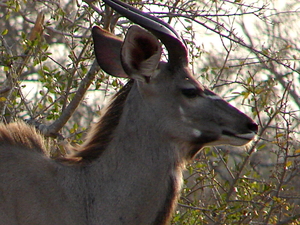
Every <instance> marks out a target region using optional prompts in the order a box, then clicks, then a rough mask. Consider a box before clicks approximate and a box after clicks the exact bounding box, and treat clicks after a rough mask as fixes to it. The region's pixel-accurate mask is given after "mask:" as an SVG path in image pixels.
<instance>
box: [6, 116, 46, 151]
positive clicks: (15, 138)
mask: <svg viewBox="0 0 300 225" xmlns="http://www.w3.org/2000/svg"><path fill="white" fill-rule="evenodd" d="M0 145H1V146H5V145H11V146H18V147H22V148H25V149H28V150H32V151H36V152H41V153H45V152H46V147H45V142H44V138H43V137H42V136H41V134H40V133H39V132H38V131H37V130H36V129H35V128H34V127H32V126H30V125H27V124H25V123H24V122H21V121H18V122H16V123H10V124H0Z"/></svg>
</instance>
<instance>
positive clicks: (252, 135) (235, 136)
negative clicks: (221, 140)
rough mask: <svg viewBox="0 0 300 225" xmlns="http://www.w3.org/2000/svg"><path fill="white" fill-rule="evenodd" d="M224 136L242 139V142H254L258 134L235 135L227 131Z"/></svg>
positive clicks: (224, 131) (223, 132) (223, 133)
mask: <svg viewBox="0 0 300 225" xmlns="http://www.w3.org/2000/svg"><path fill="white" fill-rule="evenodd" d="M222 135H224V136H228V137H231V138H237V139H240V140H245V141H246V142H249V141H251V140H253V139H254V138H255V136H256V134H255V133H254V132H251V133H245V134H235V133H232V132H230V131H226V130H223V131H222Z"/></svg>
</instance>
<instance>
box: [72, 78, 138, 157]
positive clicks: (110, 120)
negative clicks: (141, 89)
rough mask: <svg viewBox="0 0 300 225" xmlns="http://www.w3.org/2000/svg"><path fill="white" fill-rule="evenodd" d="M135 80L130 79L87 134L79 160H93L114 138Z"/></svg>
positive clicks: (80, 150)
mask: <svg viewBox="0 0 300 225" xmlns="http://www.w3.org/2000/svg"><path fill="white" fill-rule="evenodd" d="M133 84H134V80H130V81H129V82H128V83H127V84H126V85H125V86H124V87H123V88H122V89H121V90H120V91H119V92H118V93H117V94H116V95H115V96H114V98H113V100H112V102H111V104H110V105H109V106H108V108H107V111H106V112H105V114H104V116H103V117H102V118H101V119H100V121H99V122H98V123H96V124H95V126H93V128H92V130H91V131H90V132H89V133H88V135H87V140H86V141H85V142H84V144H83V145H82V146H81V147H80V149H79V152H78V153H77V154H76V155H75V158H79V162H91V161H93V160H95V159H97V158H99V157H100V156H101V154H102V153H103V152H104V151H105V149H106V148H107V146H108V144H109V143H110V141H111V140H112V136H113V133H114V130H115V129H116V127H117V126H118V124H119V120H120V118H121V115H122V113H123V108H124V103H125V101H126V98H127V96H128V93H129V92H130V90H131V88H132V86H133Z"/></svg>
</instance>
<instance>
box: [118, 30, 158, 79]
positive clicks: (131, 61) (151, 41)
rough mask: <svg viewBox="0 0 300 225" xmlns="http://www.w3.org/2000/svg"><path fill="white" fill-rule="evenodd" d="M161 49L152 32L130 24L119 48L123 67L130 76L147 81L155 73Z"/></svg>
mask: <svg viewBox="0 0 300 225" xmlns="http://www.w3.org/2000/svg"><path fill="white" fill-rule="evenodd" d="M161 51H162V50H161V44H160V42H159V41H158V39H157V38H156V37H155V36H154V35H153V34H151V33H149V32H148V31H146V30H144V29H142V28H141V27H138V26H132V27H130V28H129V30H128V32H127V34H126V37H125V40H124V42H123V46H122V50H121V62H122V65H123V69H124V70H125V72H126V73H127V74H128V76H129V77H130V78H133V79H138V80H141V81H146V82H148V81H150V79H151V77H152V78H153V77H154V76H155V74H156V73H157V67H158V64H159V61H160V58H161Z"/></svg>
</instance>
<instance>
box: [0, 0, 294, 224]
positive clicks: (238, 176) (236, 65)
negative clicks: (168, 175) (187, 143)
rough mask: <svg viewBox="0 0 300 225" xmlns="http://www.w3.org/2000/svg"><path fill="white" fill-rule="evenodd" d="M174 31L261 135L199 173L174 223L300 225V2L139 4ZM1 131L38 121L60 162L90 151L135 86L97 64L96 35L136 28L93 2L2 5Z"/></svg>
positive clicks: (223, 149)
mask: <svg viewBox="0 0 300 225" xmlns="http://www.w3.org/2000/svg"><path fill="white" fill-rule="evenodd" d="M130 4H132V5H134V6H135V7H137V8H139V9H142V10H144V11H149V12H151V13H152V14H153V15H155V16H157V17H159V18H161V19H163V20H165V21H166V22H168V23H170V24H171V25H172V26H173V27H175V29H176V30H177V31H178V32H179V33H180V35H182V38H183V39H184V40H185V42H186V43H187V46H188V48H189V52H190V60H191V68H192V70H193V71H194V74H195V76H196V77H197V78H198V79H199V81H200V82H202V83H203V84H205V85H206V86H209V87H210V88H211V89H213V90H214V92H216V93H218V94H219V95H220V96H222V97H224V98H225V99H226V100H227V101H229V102H230V103H231V104H233V105H235V106H236V107H238V108H240V109H241V110H242V111H244V112H246V113H247V114H248V115H249V116H251V117H253V118H254V119H255V121H256V122H257V123H258V124H259V127H260V130H259V138H258V139H257V140H256V141H255V142H253V143H252V145H249V146H247V147H245V148H236V147H230V146H220V147H212V148H208V147H207V148H205V149H203V150H202V151H201V153H199V155H198V156H197V157H196V159H195V161H194V162H193V163H191V164H190V165H189V166H188V167H187V171H186V173H185V178H186V179H185V183H184V189H183V191H182V196H181V199H180V204H179V207H178V210H177V211H176V214H175V216H174V219H173V222H172V224H187V225H192V224H199V225H200V224H300V209H299V203H300V181H299V180H300V179H299V174H300V173H299V172H300V171H299V170H300V165H299V156H300V143H299V140H300V138H299V136H300V135H299V134H300V126H299V123H300V119H299V118H300V113H299V109H300V91H299V85H300V75H299V74H300V65H299V58H300V41H299V36H300V24H299V21H298V20H299V19H298V18H299V15H300V11H299V9H300V3H299V2H298V1H297V0H291V1H288V2H285V1H279V0H265V1H257V0H253V1H252V0H249V1H228V0H217V1H212V0H204V1H190V0H187V1H186V0H177V1H164V0H161V1H156V0H154V1H152V0H151V1H136V0H135V1H131V2H130ZM0 6H1V7H0V17H1V20H0V27H1V28H0V41H1V47H0V82H1V85H0V120H1V122H4V123H9V122H11V121H14V120H16V119H26V120H27V121H28V122H29V123H32V124H34V125H36V127H37V128H38V129H40V130H41V132H42V133H43V134H44V135H45V136H46V137H48V138H49V139H50V140H51V141H52V142H53V143H54V147H53V148H52V149H51V154H52V155H53V156H57V155H63V154H65V152H63V151H62V149H63V147H62V146H63V145H64V144H65V143H66V142H70V143H73V144H77V143H81V142H82V140H83V137H84V133H85V131H86V129H88V128H89V127H90V124H91V123H92V122H93V121H95V120H97V119H98V118H99V116H100V115H101V110H100V109H102V107H103V105H104V104H105V102H107V99H109V96H111V95H112V94H113V93H115V92H116V91H117V90H119V88H120V87H122V86H123V84H125V83H126V81H125V80H122V79H117V78H113V77H109V76H107V75H106V74H105V73H104V72H102V71H101V70H100V68H99V67H98V66H97V64H96V63H95V61H94V54H93V46H92V40H91V36H90V29H91V27H92V26H94V25H100V26H102V27H105V28H106V29H108V30H110V31H111V32H113V33H115V34H118V35H120V36H124V34H125V33H126V30H127V29H128V27H129V26H130V23H129V21H128V20H126V19H125V18H122V17H120V16H119V15H117V14H115V12H113V11H111V10H110V9H109V8H108V7H105V6H104V4H103V2H101V1H98V2H93V1H88V0H86V1H56V0H53V1H32V0H27V1H25V0H24V1H21V0H7V1H5V0H4V1H0Z"/></svg>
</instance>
